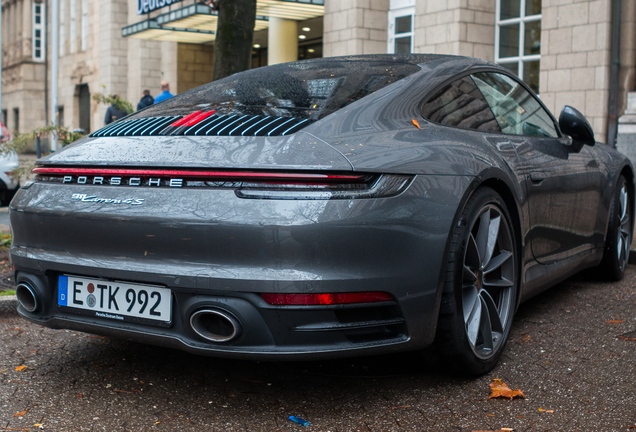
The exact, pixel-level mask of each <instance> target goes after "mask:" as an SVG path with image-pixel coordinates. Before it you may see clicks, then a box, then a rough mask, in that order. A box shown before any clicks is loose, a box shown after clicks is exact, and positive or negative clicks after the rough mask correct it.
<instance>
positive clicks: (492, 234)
mask: <svg viewBox="0 0 636 432" xmlns="http://www.w3.org/2000/svg"><path fill="white" fill-rule="evenodd" d="M500 223H501V216H497V217H496V218H493V219H491V220H490V226H489V227H488V247H487V248H486V256H485V257H483V259H482V263H481V266H482V268H486V267H487V266H488V263H490V259H491V258H492V253H493V252H494V251H495V246H496V245H497V239H498V238H499V224H500Z"/></svg>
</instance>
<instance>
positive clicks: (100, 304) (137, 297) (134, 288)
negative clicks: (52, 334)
mask: <svg viewBox="0 0 636 432" xmlns="http://www.w3.org/2000/svg"><path fill="white" fill-rule="evenodd" d="M57 292H58V294H57V304H58V305H60V306H65V307H68V308H72V309H75V310H76V311H77V312H78V313H82V314H83V315H87V314H88V315H92V316H96V317H99V318H110V319H115V320H120V321H145V320H151V321H154V322H157V321H160V322H163V323H167V322H169V321H170V320H171V312H172V295H171V292H170V290H169V289H168V288H161V287H158V286H153V285H142V284H136V283H130V282H119V281H115V282H112V281H105V280H102V279H92V278H86V277H79V276H71V275H63V276H60V277H59V279H58V284H57Z"/></svg>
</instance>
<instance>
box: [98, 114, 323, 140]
mask: <svg viewBox="0 0 636 432" xmlns="http://www.w3.org/2000/svg"><path fill="white" fill-rule="evenodd" d="M181 118H183V117H182V116H167V117H147V118H141V119H131V120H123V121H119V122H116V123H112V124H109V125H108V126H106V127H103V128H101V129H99V130H98V131H96V132H93V133H92V134H91V135H90V136H91V137H116V136H167V135H198V136H205V135H207V136H282V135H288V134H292V133H295V132H297V131H299V130H301V129H302V128H304V127H306V126H308V125H310V124H311V123H312V121H311V120H308V119H301V118H296V117H274V116H262V115H240V114H224V115H211V116H209V117H208V118H206V119H205V120H203V121H201V122H200V123H197V124H195V125H192V126H179V127H171V126H170V125H171V124H173V123H174V122H176V121H178V120H180V119H181Z"/></svg>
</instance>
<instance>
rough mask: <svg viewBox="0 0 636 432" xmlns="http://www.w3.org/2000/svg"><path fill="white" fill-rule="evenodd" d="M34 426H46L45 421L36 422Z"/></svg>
mask: <svg viewBox="0 0 636 432" xmlns="http://www.w3.org/2000/svg"><path fill="white" fill-rule="evenodd" d="M33 426H35V427H40V426H44V423H36V424H34V425H33Z"/></svg>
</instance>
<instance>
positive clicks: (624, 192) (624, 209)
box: [620, 185, 628, 221]
mask: <svg viewBox="0 0 636 432" xmlns="http://www.w3.org/2000/svg"><path fill="white" fill-rule="evenodd" d="M627 210H628V209H627V189H626V188H625V186H624V185H623V187H622V188H621V212H620V215H621V221H622V220H623V217H625V215H626V214H627V213H628V211H627Z"/></svg>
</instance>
